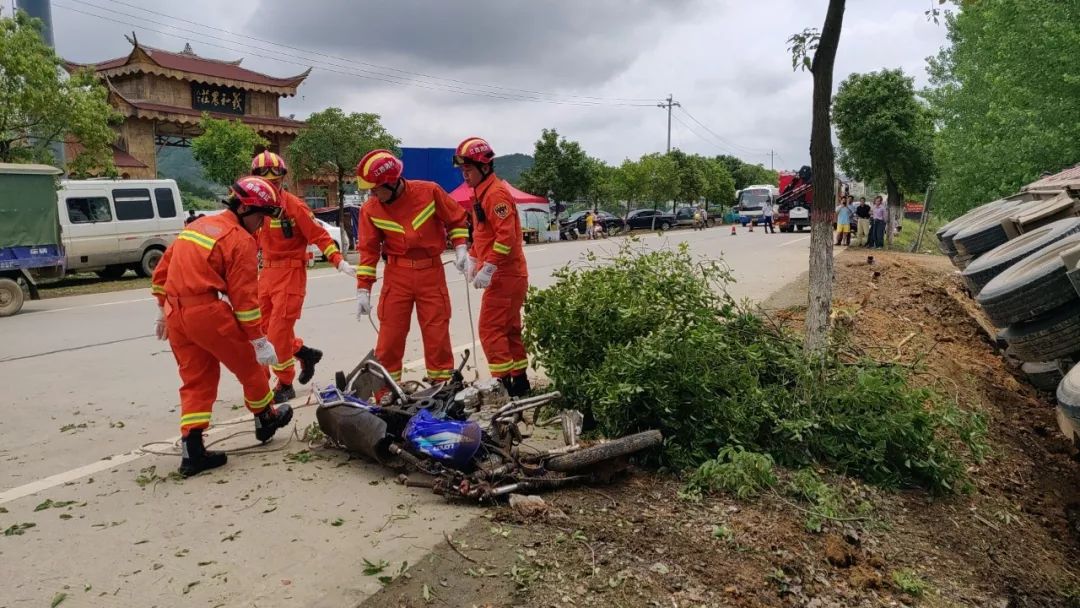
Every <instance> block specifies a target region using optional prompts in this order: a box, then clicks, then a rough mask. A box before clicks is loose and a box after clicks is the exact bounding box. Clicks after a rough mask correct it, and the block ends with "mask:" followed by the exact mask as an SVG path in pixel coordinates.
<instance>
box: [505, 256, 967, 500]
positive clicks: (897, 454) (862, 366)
mask: <svg viewBox="0 0 1080 608" xmlns="http://www.w3.org/2000/svg"><path fill="white" fill-rule="evenodd" d="M555 278H556V283H555V284H554V285H553V286H551V287H549V288H547V289H543V290H536V289H533V290H532V291H531V292H530V294H529V298H528V299H527V300H526V304H525V324H524V326H525V338H526V342H527V344H528V346H529V349H530V352H532V353H534V355H535V356H536V361H537V363H538V365H539V366H541V367H542V368H543V369H544V370H545V371H546V372H547V375H548V377H549V378H551V380H552V381H553V382H554V383H555V385H556V387H557V388H558V389H559V390H560V391H562V393H563V394H564V395H565V396H566V398H567V399H568V400H569V401H570V403H572V404H573V406H574V407H576V408H579V409H581V410H582V411H583V412H585V413H586V415H587V416H593V417H594V418H595V420H596V422H597V423H598V426H599V430H600V431H601V432H602V433H603V434H605V435H607V436H610V437H615V436H620V435H624V434H628V433H633V432H636V431H641V430H645V429H650V428H653V429H661V430H662V431H663V433H664V449H663V451H662V453H661V454H659V464H661V465H664V466H668V467H670V468H672V469H675V470H678V471H683V470H687V469H691V468H695V467H698V466H699V465H701V464H702V463H705V462H707V461H709V460H711V459H714V458H717V455H718V454H720V455H721V457H720V458H719V459H718V461H717V465H718V466H719V465H723V463H724V462H727V461H731V462H732V463H734V464H735V466H737V467H739V468H741V464H740V463H736V462H735V461H736V460H743V459H742V458H735V457H734V453H733V452H730V451H728V452H725V451H724V449H725V448H727V447H735V446H738V447H741V448H744V449H745V450H747V451H749V452H755V453H760V454H768V455H769V458H771V459H772V460H775V462H777V463H778V464H781V465H784V466H789V467H802V466H806V465H813V466H818V465H826V466H829V467H831V468H833V469H834V470H837V471H839V472H844V473H850V474H854V475H858V476H860V477H862V478H863V479H865V480H867V481H870V482H872V483H877V484H881V485H884V486H893V487H896V486H921V487H925V488H928V489H930V490H932V491H936V492H947V491H950V490H953V489H956V488H957V487H958V483H959V482H960V481H961V480H962V479H963V476H964V467H965V462H964V457H963V454H962V451H961V450H960V449H958V448H959V446H960V445H962V444H964V443H966V444H967V446H968V447H969V448H973V449H977V448H980V447H981V444H980V443H979V440H980V434H981V433H982V432H984V431H985V427H984V426H983V423H982V421H981V419H980V418H978V417H976V416H974V415H971V414H968V413H965V412H962V411H961V410H959V409H957V408H956V407H955V405H954V404H950V403H948V402H946V401H945V400H944V399H943V398H941V397H940V396H938V395H936V394H934V393H933V392H931V391H929V390H926V389H922V388H917V387H915V386H912V385H911V384H910V383H909V376H908V374H909V373H910V372H909V370H908V369H907V368H906V367H902V366H893V365H887V364H886V365H882V364H879V363H877V362H873V361H859V362H854V363H851V362H843V361H840V360H839V359H838V358H837V357H836V356H835V355H833V354H831V353H829V352H826V353H823V354H822V355H821V356H817V355H811V354H808V353H806V352H805V351H804V350H803V348H802V345H801V341H800V340H799V338H798V337H797V336H794V335H791V334H789V333H787V332H785V331H783V330H781V329H778V328H776V327H775V326H774V325H771V324H769V323H767V322H766V321H765V320H764V319H762V318H760V317H758V316H757V315H756V314H754V313H751V312H748V311H745V310H742V309H740V308H739V307H738V306H736V304H735V303H734V301H733V300H732V299H731V298H730V297H728V296H726V295H724V293H725V292H724V290H723V286H724V284H726V283H727V282H729V281H730V280H731V277H730V274H729V273H728V272H727V271H726V270H725V268H724V267H723V265H722V264H719V263H717V262H714V261H709V260H701V259H697V258H695V257H693V256H691V255H690V254H689V250H688V248H687V247H686V246H685V245H683V246H681V247H680V248H679V249H678V250H676V251H671V250H663V251H645V252H637V251H635V250H634V249H633V245H632V244H627V245H625V246H624V247H623V249H622V250H621V251H620V252H619V253H618V254H617V255H616V256H614V257H613V258H612V259H608V260H598V259H596V258H595V257H589V258H587V259H586V261H585V263H583V264H578V265H575V266H573V267H567V268H564V269H562V270H560V271H557V272H556V274H555ZM598 319H602V320H603V322H597V320H598ZM725 454H726V456H725ZM974 455H975V456H977V455H978V454H977V452H976V453H975V454H974ZM726 468H727V467H723V466H720V467H719V468H718V469H717V471H715V472H716V473H722V475H721V477H724V476H728V473H732V474H734V473H737V471H727V470H726ZM710 477H715V476H714V475H710Z"/></svg>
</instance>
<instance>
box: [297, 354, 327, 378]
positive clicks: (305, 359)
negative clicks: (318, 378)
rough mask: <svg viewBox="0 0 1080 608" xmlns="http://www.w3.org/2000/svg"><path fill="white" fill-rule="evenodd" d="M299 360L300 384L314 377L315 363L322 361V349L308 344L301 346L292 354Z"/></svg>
mask: <svg viewBox="0 0 1080 608" xmlns="http://www.w3.org/2000/svg"><path fill="white" fill-rule="evenodd" d="M294 356H295V357H296V358H297V359H299V360H300V377H299V378H297V380H299V381H300V384H307V383H308V382H311V379H312V378H314V377H315V364H316V363H318V362H319V361H322V351H321V350H318V349H315V348H311V347H309V346H301V347H300V350H298V351H296V354H295V355H294Z"/></svg>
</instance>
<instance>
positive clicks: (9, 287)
mask: <svg viewBox="0 0 1080 608" xmlns="http://www.w3.org/2000/svg"><path fill="white" fill-rule="evenodd" d="M25 297H26V295H25V294H24V293H23V290H22V287H21V286H20V285H19V284H18V283H16V282H15V281H12V280H11V279H8V278H6V277H4V278H0V317H10V316H11V315H13V314H15V313H17V312H19V310H21V309H22V306H23V299H24V298H25Z"/></svg>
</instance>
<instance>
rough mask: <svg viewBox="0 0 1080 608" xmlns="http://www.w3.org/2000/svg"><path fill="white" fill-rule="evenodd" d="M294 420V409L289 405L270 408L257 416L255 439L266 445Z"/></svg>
mask: <svg viewBox="0 0 1080 608" xmlns="http://www.w3.org/2000/svg"><path fill="white" fill-rule="evenodd" d="M291 420H292V408H291V407H289V406H288V405H279V406H277V407H274V406H272V405H271V406H268V407H267V408H266V409H265V410H263V411H261V412H259V414H258V415H256V416H255V438H256V439H258V440H259V441H261V442H263V443H266V442H267V441H270V438H271V437H273V436H274V433H275V432H276V431H277V430H278V429H280V428H283V427H285V426H287V425H288V424H289V422H290V421H291Z"/></svg>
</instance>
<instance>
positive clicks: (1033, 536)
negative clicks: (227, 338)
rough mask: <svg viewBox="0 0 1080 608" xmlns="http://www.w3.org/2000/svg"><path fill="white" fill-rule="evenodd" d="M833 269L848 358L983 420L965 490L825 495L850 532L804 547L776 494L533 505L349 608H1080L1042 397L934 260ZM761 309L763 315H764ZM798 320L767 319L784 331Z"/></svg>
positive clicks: (609, 491) (675, 483) (597, 492)
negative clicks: (982, 437) (930, 391)
mask: <svg viewBox="0 0 1080 608" xmlns="http://www.w3.org/2000/svg"><path fill="white" fill-rule="evenodd" d="M874 257H875V261H874V264H872V265H871V264H868V262H867V259H866V254H865V252H857V251H856V250H852V251H850V252H844V253H841V254H840V255H838V256H837V258H836V268H837V282H836V292H835V294H836V300H835V302H836V312H835V314H834V318H835V322H836V323H837V325H838V326H840V327H841V328H842V330H843V335H844V336H845V338H844V340H845V343H844V350H845V352H846V353H847V355H848V356H851V357H857V356H861V355H865V356H870V357H873V358H874V359H877V360H879V361H887V362H890V363H895V364H901V365H912V366H914V368H915V369H916V370H917V376H916V380H917V382H919V383H923V384H926V385H930V386H933V387H935V388H936V389H937V390H938V391H940V392H942V393H943V394H946V395H949V396H950V397H951V398H953V399H955V400H956V401H958V402H959V403H960V405H962V406H963V407H965V408H969V409H972V410H976V411H979V412H982V413H983V414H984V416H985V418H986V423H987V443H988V446H989V447H988V450H987V452H986V454H985V457H984V458H983V459H982V461H981V462H979V463H978V464H977V465H974V466H972V468H971V469H970V470H969V473H970V475H969V480H970V487H968V488H966V491H964V492H959V493H957V494H955V495H953V496H950V497H946V498H939V499H935V498H932V497H930V496H929V495H927V494H926V493H924V492H921V491H905V492H885V491H880V490H876V489H872V488H868V487H865V486H863V485H861V484H859V483H856V482H855V481H853V480H851V479H846V478H840V477H834V476H832V477H830V476H826V477H825V478H826V479H827V481H829V482H830V484H831V485H832V486H833V487H834V488H837V489H838V490H839V491H841V492H842V493H843V494H844V495H845V496H846V497H848V499H849V500H850V501H851V502H852V503H858V504H861V505H865V506H866V509H867V510H866V511H865V512H860V513H862V514H863V515H862V516H860V517H845V516H840V517H837V518H835V519H829V520H827V521H826V522H825V523H824V525H823V526H822V527H821V531H820V532H812V531H809V530H808V526H807V513H806V509H805V505H799V504H796V503H794V502H791V501H790V500H787V499H786V498H785V497H784V496H783V495H782V494H780V493H767V494H765V495H763V496H762V497H761V498H758V499H755V500H749V501H740V500H737V499H735V498H732V497H727V496H718V497H711V498H706V499H704V500H702V501H701V502H692V501H688V500H684V499H682V498H680V489H681V488H682V484H681V482H680V481H679V480H677V479H675V478H673V477H671V476H666V475H660V474H651V473H645V472H639V473H637V474H636V475H633V476H631V477H629V478H627V479H625V480H624V481H623V482H621V483H618V484H615V485H611V486H607V487H602V488H595V489H592V488H579V489H574V490H570V491H565V492H560V493H557V494H550V495H547V496H545V498H546V499H547V501H548V503H549V504H550V506H552V507H555V508H558V509H559V510H561V511H562V512H563V513H565V515H566V517H565V518H556V519H554V520H553V519H551V518H547V519H544V520H535V521H534V520H525V519H523V518H522V517H520V516H519V515H517V514H516V513H515V511H513V510H512V509H511V508H509V507H508V506H502V507H498V508H494V509H491V510H489V511H487V512H486V513H485V514H484V517H483V518H480V519H478V520H476V521H475V522H473V523H472V524H470V525H469V526H467V527H466V528H465V529H463V530H461V531H459V532H458V533H457V536H456V537H455V538H454V539H453V541H454V543H455V545H454V547H451V546H450V545H449V544H448V543H444V544H443V545H442V546H440V547H439V548H438V549H437V550H436V551H435V552H434V553H433V554H431V555H430V556H428V557H427V558H425V560H423V561H422V562H421V563H420V564H417V565H415V566H414V567H413V568H412V569H411V570H410V571H409V573H408V574H409V576H402V577H398V578H397V579H395V580H394V581H393V582H391V583H390V584H389V585H387V587H386V588H384V589H383V591H382V592H380V593H379V594H377V595H376V596H374V597H372V598H371V599H370V600H369V601H368V602H366V603H365V604H364V605H365V606H373V607H389V606H429V605H437V606H471V605H476V606H676V607H682V606H739V607H757V606H810V607H817V608H827V607H841V606H843V607H847V606H898V605H918V606H935V607H936V606H942V607H945V606H980V607H983V606H990V607H995V608H996V607H1001V608H1009V607H1017V608H1019V607H1029V606H1032V607H1033V606H1080V601H1078V598H1080V568H1078V567H1077V557H1080V552H1078V551H1077V546H1078V545H1077V536H1076V533H1077V530H1078V527H1077V526H1078V522H1080V517H1077V516H1076V513H1078V506H1080V484H1078V481H1080V474H1078V473H1080V470H1078V468H1077V465H1076V463H1075V462H1073V461H1072V460H1071V458H1070V456H1071V454H1072V448H1071V446H1070V445H1069V444H1068V443H1067V442H1066V441H1065V440H1064V439H1063V438H1062V437H1061V435H1060V433H1059V432H1058V431H1057V428H1056V424H1055V422H1054V410H1053V407H1052V405H1051V402H1050V401H1049V396H1047V395H1043V394H1039V393H1038V392H1036V391H1035V390H1034V389H1032V388H1030V387H1028V386H1026V385H1025V384H1024V383H1023V382H1022V381H1021V380H1020V377H1019V376H1017V375H1016V374H1015V372H1014V370H1013V369H1011V368H1010V367H1009V366H1008V365H1007V364H1006V363H1005V362H1004V360H1003V359H1002V358H1001V357H1000V356H999V355H998V354H997V353H996V352H995V350H994V347H993V345H992V344H991V340H990V339H989V338H988V336H987V335H986V333H985V331H984V330H983V328H982V327H980V325H979V324H978V323H976V322H974V321H973V320H972V319H971V318H970V316H969V315H968V314H967V313H966V312H965V310H964V308H963V307H962V306H961V305H960V304H959V303H958V300H957V296H958V294H959V293H960V291H961V289H962V287H961V286H960V284H959V282H958V281H957V280H956V277H955V276H954V274H953V269H952V268H951V267H950V266H949V265H948V262H947V260H945V259H944V258H941V257H929V256H913V255H904V254H893V253H880V252H876V253H875V254H874ZM774 308H775V307H774ZM802 314H803V312H802V309H801V308H799V307H795V308H789V309H787V310H781V311H778V312H775V313H773V315H774V316H775V317H776V318H777V319H778V320H779V321H780V322H783V323H787V324H789V325H791V326H794V327H797V326H798V325H799V324H801V322H802Z"/></svg>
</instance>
